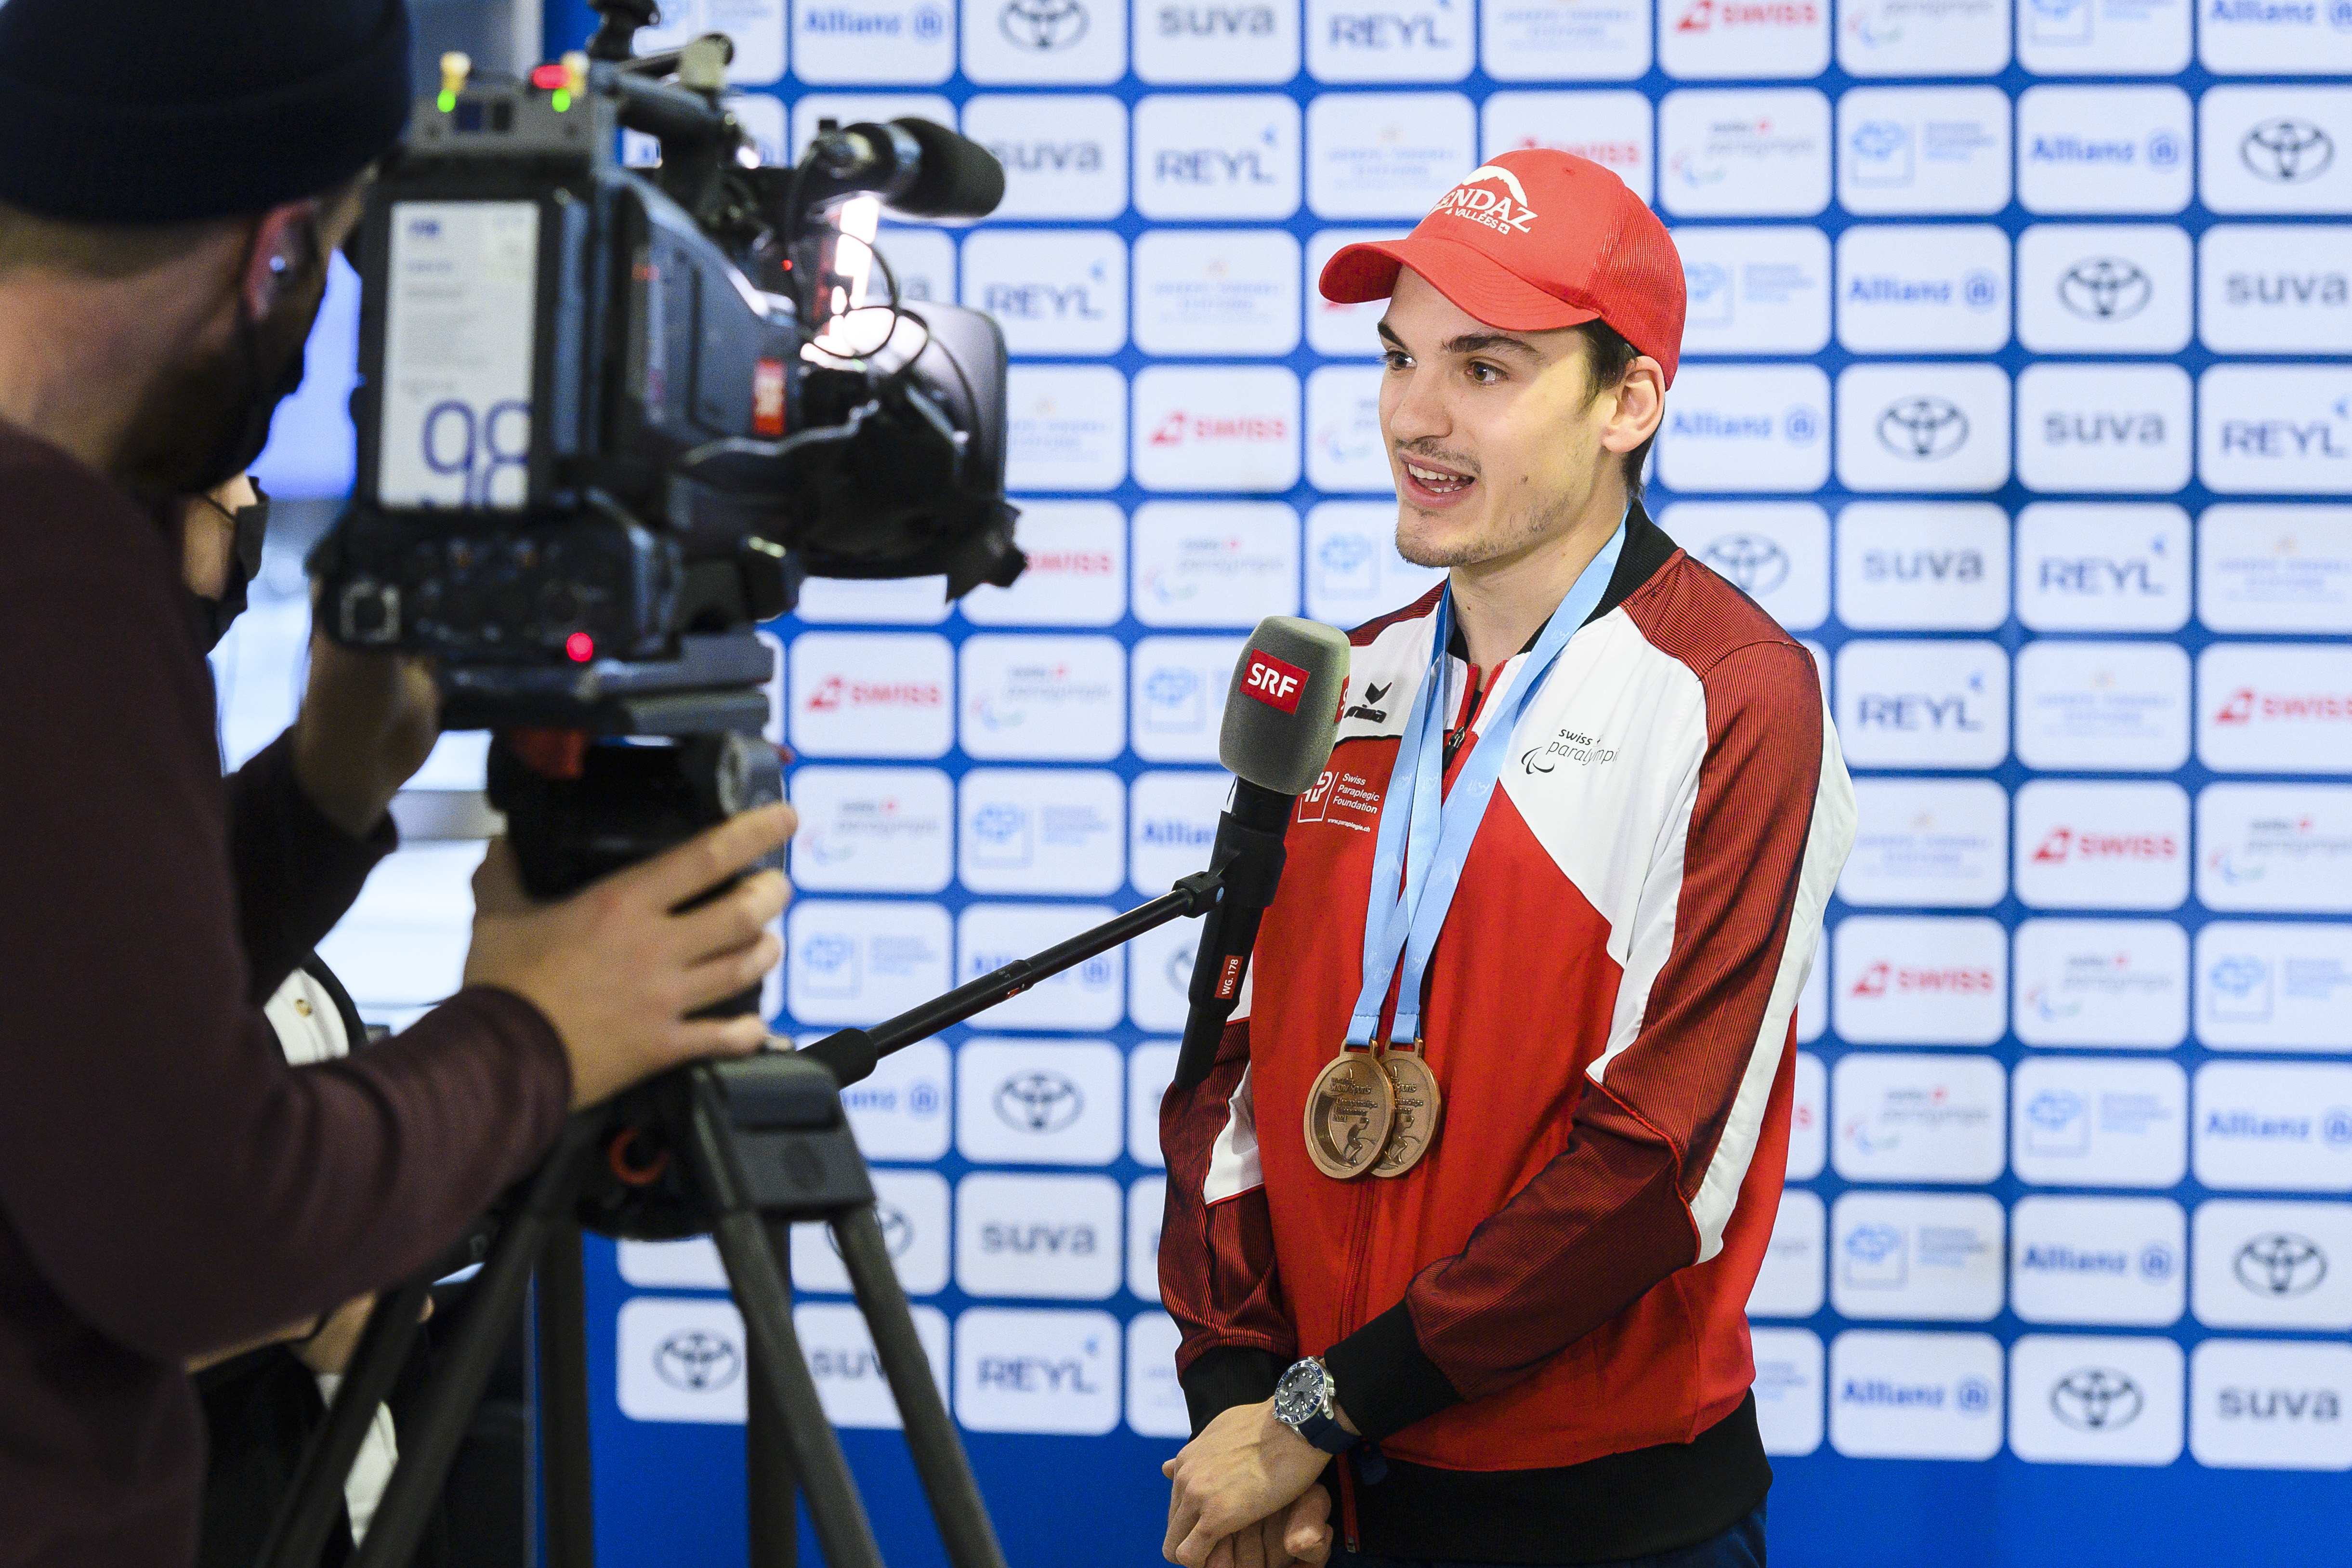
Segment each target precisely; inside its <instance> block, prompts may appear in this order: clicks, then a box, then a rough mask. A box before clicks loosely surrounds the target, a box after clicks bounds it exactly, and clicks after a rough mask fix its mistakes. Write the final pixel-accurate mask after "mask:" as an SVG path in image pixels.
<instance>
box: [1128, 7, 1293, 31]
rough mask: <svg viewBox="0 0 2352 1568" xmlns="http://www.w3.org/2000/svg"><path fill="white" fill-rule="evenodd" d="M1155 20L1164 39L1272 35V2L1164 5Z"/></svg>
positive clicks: (1274, 27) (1273, 27)
mask: <svg viewBox="0 0 2352 1568" xmlns="http://www.w3.org/2000/svg"><path fill="white" fill-rule="evenodd" d="M1153 20H1154V23H1155V25H1156V26H1158V28H1159V31H1160V37H1163V38H1270V37H1274V35H1275V31H1276V26H1275V19H1274V7H1273V6H1271V5H1162V6H1161V7H1160V10H1159V11H1158V13H1157V14H1156V15H1155V16H1154V18H1153Z"/></svg>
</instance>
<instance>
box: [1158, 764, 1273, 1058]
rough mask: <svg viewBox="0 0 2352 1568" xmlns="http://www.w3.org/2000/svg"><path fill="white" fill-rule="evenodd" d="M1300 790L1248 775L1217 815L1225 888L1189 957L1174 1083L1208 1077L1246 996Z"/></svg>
mask: <svg viewBox="0 0 2352 1568" xmlns="http://www.w3.org/2000/svg"><path fill="white" fill-rule="evenodd" d="M1297 803H1298V797H1297V795H1277V794H1276V793H1275V792H1274V791H1273V790H1270V789H1267V788H1265V786H1263V785H1261V784H1252V783H1250V782H1249V781H1248V780H1247V779H1236V780H1235V781H1234V802H1233V805H1231V806H1229V807H1228V808H1227V809H1226V811H1225V813H1224V815H1223V816H1221V817H1219V818H1218V820H1217V841H1216V845H1215V847H1213V848H1212V849H1211V851H1210V854H1209V866H1210V868H1211V869H1212V870H1213V871H1215V872H1216V873H1217V875H1218V879H1219V881H1220V882H1221V884H1222V886H1223V892H1222V895H1221V896H1220V897H1219V898H1218V900H1217V907H1216V908H1215V909H1214V910H1211V911H1210V913H1209V918H1208V919H1207V920H1206V921H1203V922H1202V929H1201V947H1200V951H1199V952H1197V953H1196V954H1195V955H1194V956H1193V959H1192V985H1191V986H1190V987H1189V989H1188V993H1187V994H1188V995H1189V996H1190V997H1191V1000H1192V1009H1191V1011H1190V1012H1188V1013H1187V1014H1186V1015H1185V1017H1184V1041H1183V1044H1182V1045H1181V1047H1178V1049H1177V1052H1176V1075H1175V1079H1174V1081H1175V1084H1176V1087H1177V1088H1179V1089H1192V1088H1194V1087H1195V1086H1197V1085H1198V1084H1199V1083H1200V1082H1201V1080H1202V1079H1205V1078H1207V1077H1208V1076H1209V1068H1210V1067H1211V1066H1212V1065H1213V1063H1214V1062H1215V1061H1216V1058H1217V1042H1218V1041H1219V1040H1220V1039H1222V1038H1223V1037H1224V1032H1225V1022H1226V1020H1227V1019H1229V1018H1231V1017H1232V1016H1234V1007H1235V1006H1236V1005H1239V1003H1240V1000H1241V984H1242V977H1243V976H1244V974H1246V973H1248V971H1249V960H1250V952H1251V951H1252V950H1253V949H1255V947H1256V946H1257V928H1258V922H1259V921H1260V920H1261V919H1262V918H1263V917H1264V916H1265V910H1266V906H1267V905H1269V904H1271V903H1273V902H1274V895H1275V889H1276V888H1277V887H1278V886H1279V885H1280V883H1281V881H1282V868H1283V862H1284V860H1285V859H1286V851H1285V850H1284V848H1283V837H1284V835H1285V834H1286V832H1287V831H1288V830H1289V827H1290V814H1291V810H1292V808H1293V807H1294V806H1296V805H1297Z"/></svg>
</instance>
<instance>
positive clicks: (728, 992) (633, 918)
mask: <svg viewBox="0 0 2352 1568" xmlns="http://www.w3.org/2000/svg"><path fill="white" fill-rule="evenodd" d="M797 824H798V819H797V818H796V817H795V816H793V808H792V807H791V806H788V805H767V806H761V808H760V809H759V810H757V811H747V812H745V813H744V814H743V815H742V816H738V817H735V818H732V819H731V820H730V821H728V822H724V823H721V824H720V825H719V826H717V827H713V828H710V829H709V830H708V831H706V832H704V833H701V834H698V835H697V836H696V837H693V838H690V839H688V840H687V841H686V842H685V843H684V844H681V845H679V846H678V847H677V848H675V849H671V850H668V851H667V852H665V853H663V854H661V855H658V856H656V857H655V858H653V859H650V860H646V861H644V862H643V863H641V864H639V865H635V866H632V867H630V868H628V869H626V870H625V871H616V872H614V874H613V875H611V876H609V877H607V878H605V879H604V880H602V881H599V882H594V883H592V884H590V885H589V886H588V887H585V888H583V889H581V890H580V891H579V892H577V893H574V894H573V895H572V897H570V898H568V899H565V900H562V901H561V902H557V903H551V904H537V903H533V902H532V901H531V900H530V898H529V896H528V895H527V894H525V893H524V891H523V888H522V879H521V876H520V871H519V870H518V868H517V867H516V864H515V858H514V851H513V850H512V849H511V848H510V847H508V844H507V842H506V840H505V839H503V838H499V839H494V840H492V841H491V844H490V850H489V853H488V855H487V856H486V857H484V858H483V860H482V866H481V869H479V870H478V871H476V872H475V873H474V944H473V948H472V950H471V951H470V952H467V955H466V984H468V985H496V986H499V987H501V988H503V989H505V990H508V991H512V992H514V993H515V994H518V995H520V996H521V997H523V998H524V999H525V1000H527V1001H529V1002H530V1003H531V1004H532V1005H535V1006H537V1007H538V1008H539V1010H540V1011H541V1013H544V1014H545V1015H547V1019H548V1022H550V1023H551V1024H552V1025H554V1026H555V1032H556V1033H557V1034H558V1035H559V1036H561V1037H562V1040H563V1049H564V1053H565V1054H566V1055H567V1056H569V1057H570V1058H572V1109H573V1110H578V1109H579V1108H581V1107H582V1106H586V1105H593V1104H595V1103H596V1102H597V1101H598V1100H604V1099H605V1098H606V1097H608V1096H610V1095H614V1094H617V1093H618V1092H620V1091H621V1090H622V1089H626V1088H628V1087H629V1086H630V1085H631V1084H634V1083H636V1082H638V1081H639V1080H641V1079H647V1078H650V1077H652V1076H653V1075H654V1074H656V1073H657V1072H661V1071H664V1070H665V1069H667V1068H673V1067H677V1065H679V1064H680V1063H682V1062H688V1061H692V1060H695V1059H696V1058H701V1057H722V1056H744V1055H748V1054H749V1053H751V1052H752V1051H755V1050H758V1049H759V1048H760V1047H761V1044H762V1043H763V1042H765V1040H766V1039H767V1037H768V1030H767V1026H766V1024H765V1022H764V1021H763V1020H761V1019H760V1018H758V1017H756V1016H750V1015H745V1016H741V1017H734V1018H689V1017H688V1016H687V1015H688V1014H689V1013H692V1012H695V1011H697V1010H698V1009H700V1008H703V1007H707V1006H709V1005H710V1004H712V1003H714V1002H717V1001H720V1000H722V999H723V998H725V997H729V996H732V995H734V994H736V993H737V992H739V991H743V990H746V989H748V988H750V987H751V986H753V985H756V984H759V983H760V980H761V977H762V976H764V975H765V974H766V973H768V971H770V970H771V969H773V968H774V967H775V966H776V961H777V960H778V959H779V958H781V957H782V953H783V949H782V944H781V943H779V942H777V940H776V938H775V935H774V933H773V932H772V931H769V930H768V922H769V921H772V920H774V919H775V918H776V916H777V915H778V914H780V913H781V912H782V910H783V907H784V901H785V900H786V899H787V898H788V897H789V896H790V895H789V892H788V890H787V889H786V888H785V886H784V879H783V878H782V877H781V876H779V875H777V874H776V873H775V872H773V871H758V872H754V873H753V874H752V875H751V876H749V877H746V878H744V879H743V880H742V881H741V882H740V884H738V885H737V886H735V887H733V888H730V889H728V890H727V891H726V892H725V893H722V894H720V895H719V897H718V898H716V899H713V900H711V901H710V902H709V903H707V904H702V905H699V906H698V907H696V908H694V909H692V910H686V911H684V912H673V911H676V910H677V906H678V905H680V904H682V903H684V902H686V901H687V900H689V899H692V898H694V897H695V896H696V895H698V894H699V893H702V892H704V891H706V890H708V889H711V888H714V887H717V886H718V885H719V883H721V882H724V881H725V880H726V879H728V878H730V877H732V876H734V875H735V874H736V873H737V872H739V871H741V870H742V869H743V868H745V867H747V866H749V865H751V863H752V862H754V861H756V860H758V859H760V858H761V857H762V856H765V855H768V854H770V853H772V851H774V850H775V849H777V848H779V847H782V845H783V844H784V842H785V841H786V840H787V839H789V838H791V837H792V836H793V828H794V827H795V826H797Z"/></svg>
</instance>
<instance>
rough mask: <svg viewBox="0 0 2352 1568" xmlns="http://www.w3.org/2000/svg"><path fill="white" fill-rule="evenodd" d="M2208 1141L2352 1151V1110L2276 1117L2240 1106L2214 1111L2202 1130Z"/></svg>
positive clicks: (2340, 1109)
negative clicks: (2234, 1140)
mask: <svg viewBox="0 0 2352 1568" xmlns="http://www.w3.org/2000/svg"><path fill="white" fill-rule="evenodd" d="M2198 1132H2199V1135H2200V1136H2201V1137H2205V1138H2242V1139H2246V1140H2249V1141H2251V1142H2257V1143H2324V1144H2326V1146H2327V1147H2328V1148H2330V1149H2345V1148H2352V1110H2347V1108H2346V1107H2344V1106H2340V1105H2336V1106H2330V1107H2329V1108H2328V1109H2327V1110H2324V1111H2321V1112H2319V1113H2318V1114H2317V1115H2315V1116H2301V1115H2294V1114H2272V1113H2270V1112H2266V1111H2260V1110H2247V1109H2245V1108H2244V1107H2242V1106H2241V1107H2237V1108H2234V1109H2231V1110H2210V1111H2208V1112H2206V1114H2205V1121H2204V1125H2203V1126H2201V1127H2200V1128H2199V1129H2198Z"/></svg>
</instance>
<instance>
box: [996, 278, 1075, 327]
mask: <svg viewBox="0 0 2352 1568" xmlns="http://www.w3.org/2000/svg"><path fill="white" fill-rule="evenodd" d="M981 309H982V310H986V311H987V312H988V313H989V314H990V315H992V316H1012V317H1014V318H1016V319H1018V320H1021V321H1101V320H1102V319H1103V317H1104V315H1105V313H1106V312H1105V311H1104V310H1103V308H1102V306H1101V305H1100V304H1099V303H1097V300H1096V298H1095V290H1094V289H1093V288H1091V287H1090V286H1088V285H1087V284H1084V283H991V284H989V285H988V287H987V288H985V289H982V291H981Z"/></svg>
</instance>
